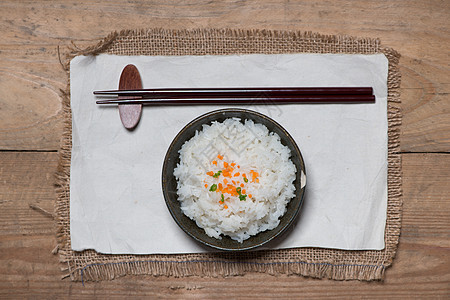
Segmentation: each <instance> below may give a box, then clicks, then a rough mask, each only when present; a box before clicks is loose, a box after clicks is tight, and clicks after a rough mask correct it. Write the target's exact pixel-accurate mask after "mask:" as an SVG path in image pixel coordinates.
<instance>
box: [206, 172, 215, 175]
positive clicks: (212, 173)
mask: <svg viewBox="0 0 450 300" xmlns="http://www.w3.org/2000/svg"><path fill="white" fill-rule="evenodd" d="M206 175H209V176H213V175H214V172H213V171H209V172H207V173H206Z"/></svg>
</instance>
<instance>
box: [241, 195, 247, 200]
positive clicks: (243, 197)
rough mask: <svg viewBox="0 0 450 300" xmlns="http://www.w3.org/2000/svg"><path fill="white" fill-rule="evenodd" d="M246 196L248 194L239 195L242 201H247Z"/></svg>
mask: <svg viewBox="0 0 450 300" xmlns="http://www.w3.org/2000/svg"><path fill="white" fill-rule="evenodd" d="M245 198H247V195H239V200H240V201H245Z"/></svg>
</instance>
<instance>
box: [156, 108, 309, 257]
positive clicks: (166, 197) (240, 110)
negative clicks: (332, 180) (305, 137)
mask: <svg viewBox="0 0 450 300" xmlns="http://www.w3.org/2000/svg"><path fill="white" fill-rule="evenodd" d="M236 112H237V113H244V114H250V115H256V116H258V117H260V118H263V119H266V120H267V121H268V122H270V123H273V124H274V125H275V126H276V127H278V129H280V130H281V131H282V132H283V134H284V135H285V137H287V138H288V139H289V140H290V141H291V144H292V145H293V147H294V149H290V150H291V151H293V150H295V152H296V154H297V155H298V158H299V162H300V166H301V167H302V169H301V170H297V172H298V171H300V172H303V176H300V177H301V178H302V179H303V178H305V179H306V168H305V163H304V160H303V156H302V153H301V151H300V149H299V147H298V146H297V143H296V142H295V140H294V138H293V137H292V136H291V135H290V134H289V132H288V131H287V130H286V129H285V128H284V127H283V126H281V125H280V124H279V123H278V122H276V121H275V120H273V119H272V118H270V117H268V116H266V115H264V114H262V113H259V112H256V111H253V110H249V109H243V108H224V109H218V110H213V111H209V112H206V113H204V114H202V115H200V116H198V117H196V118H194V119H193V120H191V121H190V122H188V123H187V124H186V125H185V126H184V127H183V128H182V129H181V130H180V131H179V132H178V133H177V135H176V136H175V137H174V138H173V139H172V142H171V143H170V145H169V147H168V149H167V152H166V155H165V156H164V161H163V167H162V173H161V179H162V180H161V184H162V190H163V196H164V201H165V203H166V206H167V208H168V210H169V212H170V215H171V216H172V218H173V219H174V221H175V222H176V223H177V225H178V226H179V227H180V228H181V229H182V230H183V231H184V232H185V233H186V234H187V235H188V236H190V237H191V238H193V239H194V240H195V241H197V242H199V243H201V244H203V245H206V246H209V247H211V248H214V249H217V250H222V251H227V252H241V251H246V250H251V249H254V248H257V247H260V246H262V245H264V244H267V243H269V242H270V241H272V240H273V239H275V238H277V237H279V236H280V235H282V234H283V233H284V232H285V231H286V230H287V229H288V228H289V227H291V225H292V224H293V223H294V220H295V219H296V218H297V216H298V214H299V211H300V209H301V207H302V206H303V202H304V197H305V189H306V180H305V182H302V181H301V182H300V183H299V188H300V192H299V198H300V199H299V204H298V205H297V206H296V207H295V211H294V213H293V215H292V216H291V217H290V219H289V220H288V221H287V223H286V225H284V227H282V228H281V229H279V230H278V232H276V233H274V234H273V235H271V236H270V237H269V238H267V239H265V240H264V241H262V242H260V243H256V244H254V245H250V246H247V247H242V248H227V247H223V246H220V245H215V244H212V243H209V242H207V241H204V240H202V239H201V238H199V237H197V236H196V235H194V234H193V233H192V232H191V231H190V230H189V229H188V228H186V226H185V225H184V224H183V223H182V222H181V221H180V220H178V218H177V216H176V215H175V213H174V212H173V211H172V209H171V207H170V206H169V201H170V200H169V199H170V196H169V195H168V191H167V189H165V185H166V179H165V178H164V175H165V174H166V173H167V172H168V170H167V168H168V160H169V158H170V155H171V153H172V152H173V150H174V149H173V148H174V146H175V145H174V144H175V142H176V141H177V140H178V139H179V138H180V137H181V136H182V135H183V134H184V133H185V132H186V131H187V130H188V129H189V128H190V127H191V126H192V125H194V124H196V123H198V122H199V121H201V120H202V119H206V118H208V117H210V116H214V115H220V114H225V113H236ZM230 118H231V117H230ZM249 119H251V118H249ZM253 121H254V122H255V123H256V122H257V121H255V120H253ZM204 124H209V123H206V122H205V123H204ZM263 125H264V126H266V125H265V124H263ZM269 131H270V129H269ZM191 138H192V137H190V138H189V139H191ZM189 139H186V140H185V142H186V141H188V140H189ZM172 173H173V170H172ZM296 196H297V195H296ZM291 200H292V199H291ZM285 214H286V213H285ZM285 214H284V215H285ZM284 215H283V216H284ZM283 216H281V218H283ZM281 218H280V220H281ZM189 219H190V218H189ZM192 221H193V220H192ZM193 222H194V223H195V221H193ZM199 228H200V227H199ZM277 228H278V226H277V227H275V228H274V229H271V230H270V231H272V230H275V229H277ZM202 229H203V228H202ZM264 232H266V231H264ZM260 233H263V232H260ZM260 233H258V234H260ZM205 235H206V233H205ZM255 236H257V235H255ZM250 238H251V237H250ZM218 241H219V240H218Z"/></svg>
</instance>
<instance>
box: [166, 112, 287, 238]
mask: <svg viewBox="0 0 450 300" xmlns="http://www.w3.org/2000/svg"><path fill="white" fill-rule="evenodd" d="M179 153H180V163H179V164H178V165H177V167H176V168H175V170H174V176H175V177H176V179H177V194H178V200H179V201H180V203H181V209H182V211H183V212H184V214H185V215H186V216H188V217H189V218H191V219H192V220H194V221H195V222H196V223H197V226H199V227H201V228H203V229H204V230H205V232H206V234H207V235H209V236H211V237H214V238H217V239H221V235H227V236H230V237H231V238H232V239H233V240H236V241H238V242H241V243H242V242H243V241H244V240H246V239H248V238H249V237H250V236H253V235H256V234H258V233H259V232H262V231H266V230H271V229H274V228H275V227H277V226H278V224H279V222H280V221H279V219H280V217H281V216H283V215H284V213H285V212H286V207H287V204H288V203H289V201H290V200H291V199H292V198H293V197H294V196H295V194H294V192H295V186H294V184H293V182H294V180H295V174H296V168H295V165H294V163H293V162H292V161H291V160H290V159H289V157H290V150H289V148H288V147H286V146H284V145H282V144H281V142H280V137H279V136H278V135H277V134H275V133H273V132H269V130H268V129H267V127H266V126H264V125H262V124H255V123H254V122H253V121H252V120H245V122H244V123H242V122H240V119H237V118H230V119H226V120H225V121H224V122H223V123H219V122H214V123H212V124H211V125H204V126H203V129H202V131H200V132H196V134H195V136H194V137H193V138H191V139H190V140H189V141H187V142H185V143H184V145H183V146H182V148H181V150H180V151H179Z"/></svg>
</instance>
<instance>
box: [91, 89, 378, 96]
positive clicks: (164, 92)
mask: <svg viewBox="0 0 450 300" xmlns="http://www.w3.org/2000/svg"><path fill="white" fill-rule="evenodd" d="M261 94H264V95H269V96H270V95H273V96H275V95H372V94H373V89H372V88H371V87H301V88H299V87H261V88H173V89H141V90H109V91H94V95H118V96H143V97H156V98H158V97H163V96H168V95H174V96H176V97H180V96H183V97H200V96H203V95H206V97H211V96H220V97H223V98H224V97H228V95H233V96H236V95H242V96H244V95H261Z"/></svg>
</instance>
